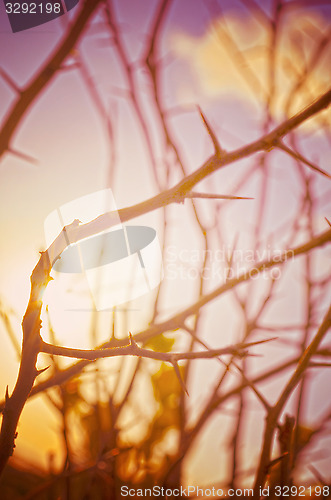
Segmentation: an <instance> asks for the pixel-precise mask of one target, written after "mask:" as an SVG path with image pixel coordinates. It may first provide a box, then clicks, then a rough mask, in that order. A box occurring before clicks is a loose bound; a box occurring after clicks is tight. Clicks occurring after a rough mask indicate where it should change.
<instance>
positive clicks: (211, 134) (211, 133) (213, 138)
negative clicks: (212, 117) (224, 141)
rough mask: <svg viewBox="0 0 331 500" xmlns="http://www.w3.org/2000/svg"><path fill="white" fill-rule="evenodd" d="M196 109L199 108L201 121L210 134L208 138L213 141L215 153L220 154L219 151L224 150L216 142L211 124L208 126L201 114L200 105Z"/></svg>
mask: <svg viewBox="0 0 331 500" xmlns="http://www.w3.org/2000/svg"><path fill="white" fill-rule="evenodd" d="M198 110H199V113H200V116H201V118H202V120H203V122H204V124H205V127H206V129H207V132H208V134H209V135H210V138H211V140H212V142H213V145H214V148H215V153H216V154H218V155H220V154H221V153H223V152H224V150H223V149H222V148H221V146H220V143H219V142H218V139H217V137H216V134H215V133H214V131H213V129H212V128H211V126H210V124H209V122H208V120H207V118H206V117H205V115H204V114H203V112H202V110H201V108H200V106H198Z"/></svg>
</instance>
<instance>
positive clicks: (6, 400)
mask: <svg viewBox="0 0 331 500" xmlns="http://www.w3.org/2000/svg"><path fill="white" fill-rule="evenodd" d="M9 399H10V397H9V388H8V385H7V387H6V394H5V406H6V404H7V403H8V401H9Z"/></svg>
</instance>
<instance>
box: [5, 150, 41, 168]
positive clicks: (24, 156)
mask: <svg viewBox="0 0 331 500" xmlns="http://www.w3.org/2000/svg"><path fill="white" fill-rule="evenodd" d="M8 152H9V153H11V154H12V155H14V156H17V157H18V158H21V159H22V160H25V161H27V162H28V163H32V164H33V165H38V163H39V162H38V160H37V158H34V157H33V156H30V155H27V154H25V153H22V152H21V151H18V150H17V149H14V148H8Z"/></svg>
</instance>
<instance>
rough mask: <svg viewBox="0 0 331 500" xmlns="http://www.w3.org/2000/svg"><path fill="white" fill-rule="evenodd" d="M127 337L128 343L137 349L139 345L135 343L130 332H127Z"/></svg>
mask: <svg viewBox="0 0 331 500" xmlns="http://www.w3.org/2000/svg"><path fill="white" fill-rule="evenodd" d="M129 338H130V345H132V346H134V347H137V349H139V345H138V344H137V342H136V341H135V340H134V338H133V336H132V333H131V332H129Z"/></svg>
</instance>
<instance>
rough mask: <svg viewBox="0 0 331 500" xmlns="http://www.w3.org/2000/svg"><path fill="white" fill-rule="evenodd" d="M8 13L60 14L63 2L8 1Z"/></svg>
mask: <svg viewBox="0 0 331 500" xmlns="http://www.w3.org/2000/svg"><path fill="white" fill-rule="evenodd" d="M6 13H7V14H37V13H38V14H60V13H61V4H60V3H59V2H57V3H54V4H53V3H51V2H47V3H44V2H40V3H35V2H31V3H30V2H23V3H18V2H14V3H11V2H7V3H6Z"/></svg>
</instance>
